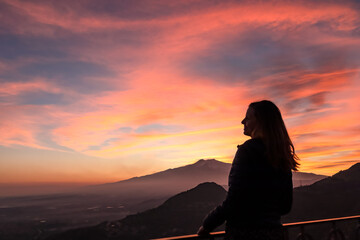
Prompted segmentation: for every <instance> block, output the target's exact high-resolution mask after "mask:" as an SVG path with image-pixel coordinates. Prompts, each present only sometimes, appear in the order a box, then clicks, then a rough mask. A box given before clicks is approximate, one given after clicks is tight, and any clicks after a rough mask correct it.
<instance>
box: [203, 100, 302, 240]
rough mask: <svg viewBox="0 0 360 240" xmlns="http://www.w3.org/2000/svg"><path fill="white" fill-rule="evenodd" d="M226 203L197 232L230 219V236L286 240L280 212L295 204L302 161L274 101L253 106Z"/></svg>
mask: <svg viewBox="0 0 360 240" xmlns="http://www.w3.org/2000/svg"><path fill="white" fill-rule="evenodd" d="M241 123H242V124H244V134H245V135H248V136H250V137H251V139H250V140H248V141H246V142H245V143H244V144H242V145H239V146H238V150H237V152H236V155H235V158H234V160H233V163H232V167H231V171H230V175H229V190H228V193H227V196H226V199H225V200H224V202H223V203H222V204H221V205H220V206H218V207H217V208H215V209H214V210H213V211H212V212H210V213H209V214H208V215H207V216H206V218H205V220H204V222H203V225H202V226H201V227H200V229H199V231H198V234H199V235H207V234H208V233H209V232H210V231H212V230H213V229H215V228H216V227H217V226H219V225H221V224H222V223H224V222H225V221H226V226H225V233H226V234H225V239H229V240H230V239H247V240H250V239H259V240H273V239H274V240H275V239H283V233H282V225H281V222H280V217H281V215H284V214H286V213H288V212H289V211H290V209H291V205H292V173H291V170H297V167H298V165H299V163H298V162H297V160H298V157H297V156H296V154H295V149H294V145H293V144H292V142H291V140H290V137H289V134H288V132H287V130H286V127H285V124H284V121H283V119H282V116H281V113H280V110H279V109H278V108H277V106H276V105H275V104H274V103H272V102H271V101H267V100H263V101H260V102H253V103H251V104H250V105H249V108H248V110H247V112H246V116H245V118H244V120H242V122H241Z"/></svg>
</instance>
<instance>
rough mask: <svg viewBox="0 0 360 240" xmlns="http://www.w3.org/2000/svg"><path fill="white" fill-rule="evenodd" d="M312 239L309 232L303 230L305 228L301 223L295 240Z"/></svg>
mask: <svg viewBox="0 0 360 240" xmlns="http://www.w3.org/2000/svg"><path fill="white" fill-rule="evenodd" d="M307 239H309V240H313V238H312V237H311V236H310V234H308V233H306V232H305V228H304V226H303V225H301V226H300V233H299V235H298V236H297V238H296V240H307Z"/></svg>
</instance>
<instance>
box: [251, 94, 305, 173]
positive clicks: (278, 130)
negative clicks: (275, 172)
mask: <svg viewBox="0 0 360 240" xmlns="http://www.w3.org/2000/svg"><path fill="white" fill-rule="evenodd" d="M249 108H252V109H253V110H254V113H255V118H256V122H257V128H256V137H259V138H261V139H262V140H263V142H264V144H265V147H266V153H265V154H266V156H267V158H268V160H269V161H270V163H271V165H273V166H274V167H276V168H280V169H283V170H287V169H291V170H295V171H296V170H297V169H298V166H299V163H298V160H299V158H298V156H297V155H296V153H295V148H294V145H293V143H292V141H291V139H290V137H289V134H288V132H287V130H286V127H285V123H284V121H283V118H282V116H281V113H280V110H279V108H278V107H277V106H276V105H275V104H274V103H273V102H271V101H268V100H263V101H260V102H253V103H251V104H250V105H249Z"/></svg>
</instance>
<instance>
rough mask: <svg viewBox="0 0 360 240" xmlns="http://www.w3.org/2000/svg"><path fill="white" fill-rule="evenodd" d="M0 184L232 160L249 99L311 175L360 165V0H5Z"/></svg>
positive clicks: (98, 178)
mask: <svg viewBox="0 0 360 240" xmlns="http://www.w3.org/2000/svg"><path fill="white" fill-rule="evenodd" d="M0 9H1V10H0V19H1V22H0V26H1V28H0V39H1V40H0V41H1V45H0V111H1V118H0V131H1V134H0V155H1V157H0V184H22V183H27V184H29V183H31V184H32V183H34V184H39V183H44V184H49V183H77V184H80V183H84V184H88V183H104V182H112V181H119V180H123V179H127V178H130V177H134V176H140V175H144V174H150V173H153V172H157V171H161V170H165V169H167V168H174V167H178V166H183V165H186V164H190V163H193V162H195V161H197V160H198V159H207V158H215V159H217V160H220V161H224V162H231V161H232V159H233V156H234V154H235V151H236V146H237V145H238V144H241V143H243V142H244V141H246V140H247V139H248V138H247V137H246V136H244V135H243V134H242V132H243V127H242V124H241V120H242V119H243V117H244V115H245V112H246V109H247V106H248V104H249V103H251V102H253V101H256V100H262V99H269V100H272V101H274V102H275V103H276V104H277V105H278V106H279V108H280V109H281V111H282V114H283V117H284V119H285V123H286V125H287V127H288V130H289V133H290V135H291V137H292V140H293V141H294V144H295V147H296V151H297V153H298V155H299V157H300V159H301V167H300V171H304V172H313V173H318V174H325V175H332V174H335V173H336V172H337V171H340V170H343V169H346V168H348V167H350V166H351V165H353V164H354V163H356V162H359V161H360V148H359V145H360V124H359V119H360V104H359V101H360V95H359V93H360V72H359V69H360V68H359V66H360V28H359V23H360V14H359V10H358V9H359V3H356V1H353V2H352V1H344V2H339V3H337V2H331V3H328V2H326V1H324V2H322V1H306V2H297V3H292V2H288V1H285V2H281V1H276V2H275V1H274V2H272V1H268V2H267V3H256V2H255V1H241V2H240V1H220V2H218V3H216V2H213V1H201V0H193V1H165V0H164V1H163V0H159V1H156V0H141V1H132V0H129V1H106V2H102V1H95V0H81V1H66V0H65V1H20V0H0Z"/></svg>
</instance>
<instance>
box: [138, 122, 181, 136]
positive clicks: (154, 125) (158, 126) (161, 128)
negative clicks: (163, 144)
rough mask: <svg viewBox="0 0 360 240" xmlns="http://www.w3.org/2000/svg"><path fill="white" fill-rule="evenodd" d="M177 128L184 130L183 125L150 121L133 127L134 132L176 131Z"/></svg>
mask: <svg viewBox="0 0 360 240" xmlns="http://www.w3.org/2000/svg"><path fill="white" fill-rule="evenodd" d="M179 130H184V127H182V126H176V125H163V124H158V123H152V124H148V125H143V126H140V127H138V128H137V129H135V133H139V134H144V133H150V132H157V133H174V132H178V131H179Z"/></svg>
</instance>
